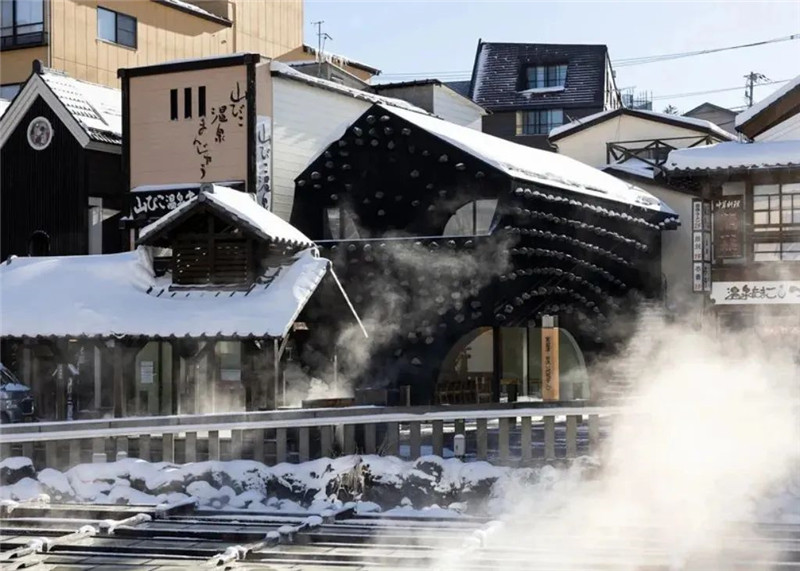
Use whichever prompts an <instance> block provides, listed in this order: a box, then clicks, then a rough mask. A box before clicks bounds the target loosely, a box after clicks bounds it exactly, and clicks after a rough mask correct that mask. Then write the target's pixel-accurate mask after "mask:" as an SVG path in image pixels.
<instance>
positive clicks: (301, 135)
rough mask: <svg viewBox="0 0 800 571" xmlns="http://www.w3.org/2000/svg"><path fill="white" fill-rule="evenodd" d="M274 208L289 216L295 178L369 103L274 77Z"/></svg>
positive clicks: (277, 211)
mask: <svg viewBox="0 0 800 571" xmlns="http://www.w3.org/2000/svg"><path fill="white" fill-rule="evenodd" d="M272 84H273V102H272V105H273V111H272V112H273V117H274V119H273V127H272V128H273V137H274V138H273V145H274V147H273V163H272V164H273V169H272V173H273V187H272V192H273V195H272V197H273V198H272V200H273V203H274V206H273V210H274V212H275V214H276V215H278V216H280V217H281V218H283V219H284V220H289V217H290V216H291V214H292V205H293V204H294V179H295V177H297V176H298V175H299V174H300V173H301V172H302V171H303V169H305V168H306V166H308V163H310V162H311V161H312V160H313V159H315V158H316V157H317V155H319V154H320V153H321V152H322V150H323V149H324V148H325V147H327V146H328V145H329V144H330V143H332V142H333V141H335V140H336V139H337V138H338V137H339V136H340V135H341V134H342V133H343V132H344V129H345V128H346V127H347V126H348V125H350V123H352V122H353V121H355V120H356V119H357V118H358V117H359V116H360V115H361V114H362V113H364V111H366V110H367V109H369V107H370V103H369V102H367V101H362V100H359V99H354V98H352V97H348V96H346V95H341V94H339V93H334V92H332V91H328V90H326V89H320V88H315V87H311V86H309V85H306V84H304V83H300V82H298V81H293V80H290V79H284V78H281V77H273V78H272Z"/></svg>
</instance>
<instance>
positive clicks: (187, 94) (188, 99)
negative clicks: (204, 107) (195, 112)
mask: <svg viewBox="0 0 800 571" xmlns="http://www.w3.org/2000/svg"><path fill="white" fill-rule="evenodd" d="M183 117H184V118H185V119H191V118H192V88H191V87H184V88H183Z"/></svg>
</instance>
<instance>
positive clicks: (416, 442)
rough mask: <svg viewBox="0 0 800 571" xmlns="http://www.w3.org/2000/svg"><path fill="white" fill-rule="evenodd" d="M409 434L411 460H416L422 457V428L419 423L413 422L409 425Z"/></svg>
mask: <svg viewBox="0 0 800 571" xmlns="http://www.w3.org/2000/svg"><path fill="white" fill-rule="evenodd" d="M409 433H410V437H411V442H410V444H411V445H410V446H409V456H410V458H409V460H416V459H417V458H419V457H420V456H422V427H421V423H420V422H419V421H416V420H413V421H411V422H410V423H409Z"/></svg>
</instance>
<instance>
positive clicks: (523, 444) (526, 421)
mask: <svg viewBox="0 0 800 571" xmlns="http://www.w3.org/2000/svg"><path fill="white" fill-rule="evenodd" d="M519 430H520V438H519V447H520V451H521V457H522V461H523V462H530V461H531V458H532V456H533V451H532V450H531V417H530V416H523V417H522V423H521V425H520V428H519Z"/></svg>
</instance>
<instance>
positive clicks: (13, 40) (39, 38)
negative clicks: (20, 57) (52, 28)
mask: <svg viewBox="0 0 800 571" xmlns="http://www.w3.org/2000/svg"><path fill="white" fill-rule="evenodd" d="M1 1H2V4H3V5H10V6H11V25H5V22H4V21H2V20H0V51H5V50H18V49H25V48H35V47H39V46H46V45H47V31H46V30H45V22H46V21H47V13H46V10H47V7H46V2H45V0H1ZM20 2H26V3H28V4H33V3H34V2H37V3H39V4H40V5H41V7H42V20H41V22H29V23H26V24H20V23H18V22H17V19H18V14H17V6H18V5H19V4H20ZM1 11H2V8H1V7H0V12H1ZM0 18H1V17H0ZM34 26H38V27H40V28H39V29H37V30H35V31H32V32H23V33H20V32H19V29H20V28H30V27H34ZM8 29H10V30H11V34H10V35H8V36H6V35H3V34H4V32H5V31H6V30H8ZM25 37H30V38H32V41H28V42H21V41H20V38H25ZM7 38H10V41H8V42H7V41H6V39H7Z"/></svg>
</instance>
